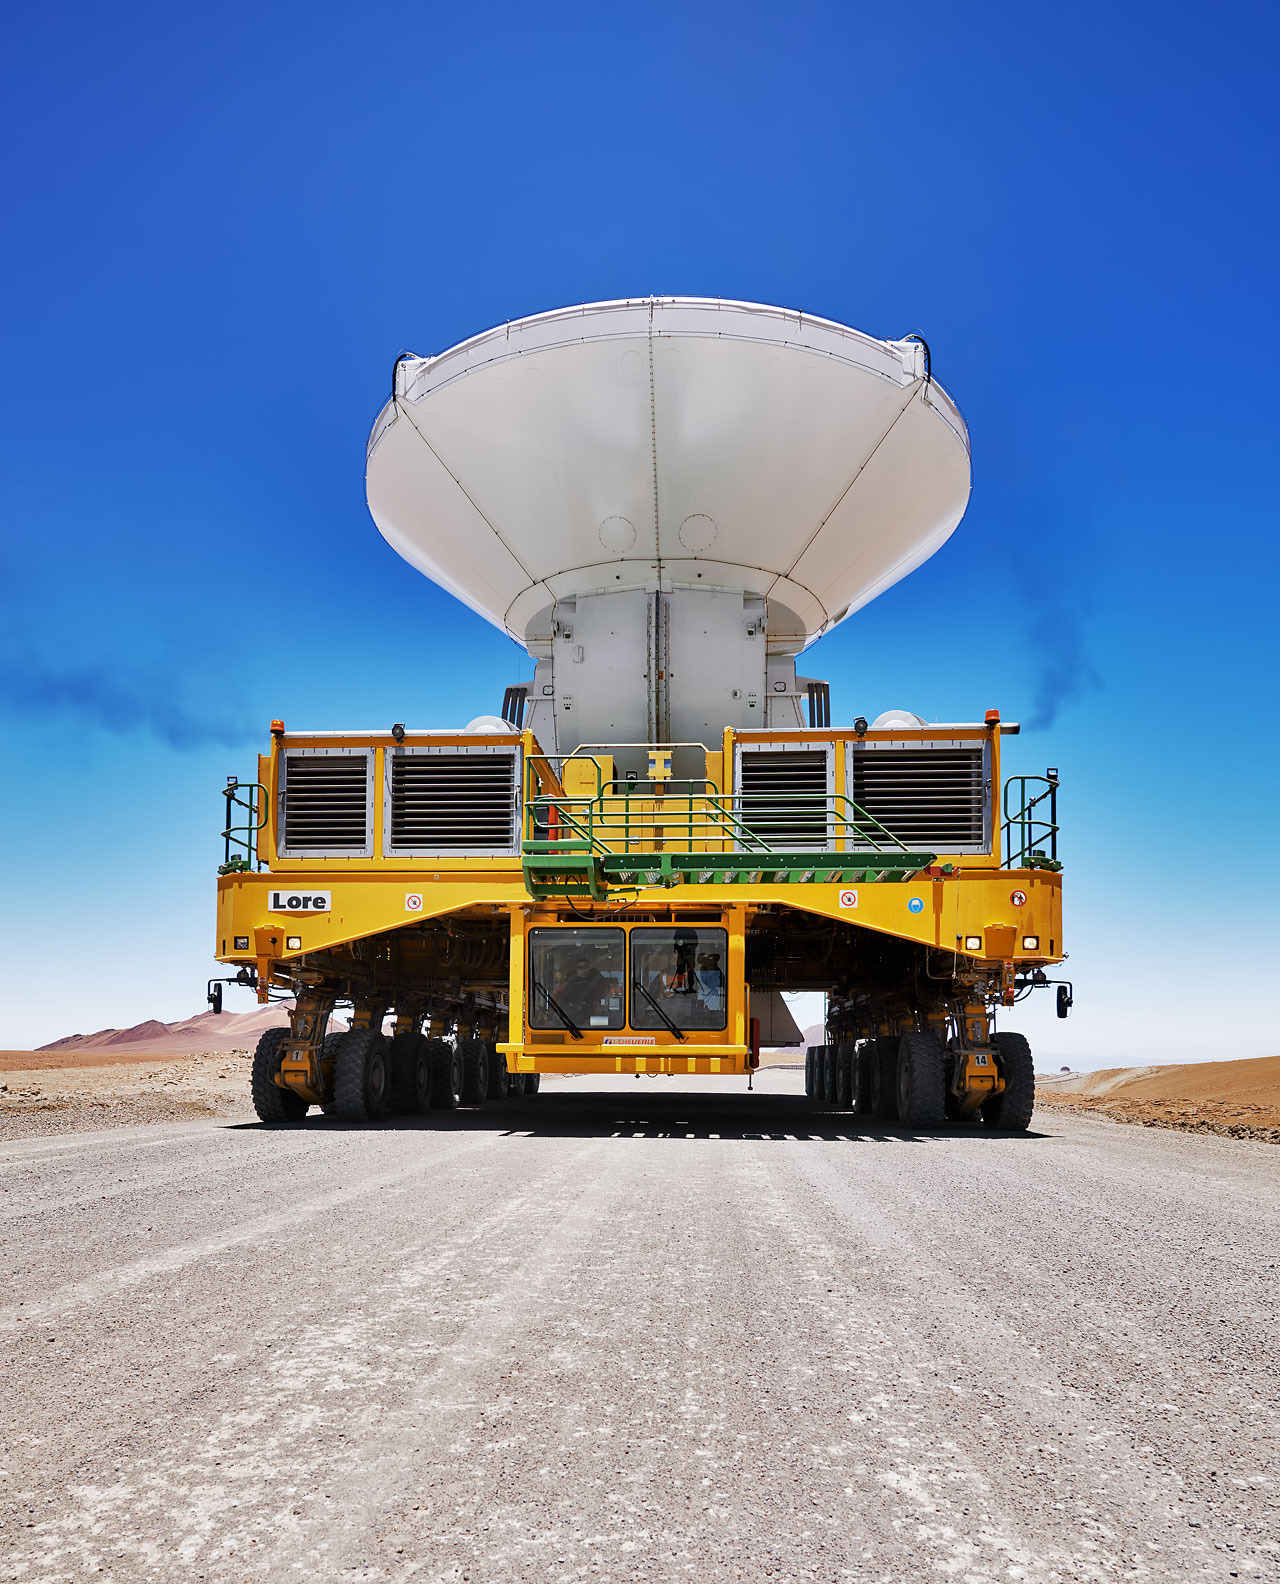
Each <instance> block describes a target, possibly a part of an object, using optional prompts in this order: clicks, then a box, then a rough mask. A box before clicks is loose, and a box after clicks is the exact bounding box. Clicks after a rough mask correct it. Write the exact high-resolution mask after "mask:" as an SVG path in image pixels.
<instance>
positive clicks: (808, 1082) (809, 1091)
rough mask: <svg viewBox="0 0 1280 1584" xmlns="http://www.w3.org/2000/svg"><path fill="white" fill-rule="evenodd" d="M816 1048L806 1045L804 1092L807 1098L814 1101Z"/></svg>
mask: <svg viewBox="0 0 1280 1584" xmlns="http://www.w3.org/2000/svg"><path fill="white" fill-rule="evenodd" d="M816 1048H817V1047H816V1046H813V1045H806V1046H805V1048H804V1092H805V1096H806V1098H808V1099H810V1100H812V1099H813V1093H814V1087H815V1086H814V1082H813V1057H814V1052H815V1050H816Z"/></svg>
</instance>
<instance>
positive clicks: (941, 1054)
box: [897, 1033, 947, 1128]
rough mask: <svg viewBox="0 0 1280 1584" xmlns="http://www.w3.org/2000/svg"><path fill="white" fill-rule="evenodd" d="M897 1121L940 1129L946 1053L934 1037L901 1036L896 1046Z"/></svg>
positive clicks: (943, 1118) (944, 1116)
mask: <svg viewBox="0 0 1280 1584" xmlns="http://www.w3.org/2000/svg"><path fill="white" fill-rule="evenodd" d="M897 1077H898V1083H897V1089H898V1121H899V1122H901V1123H902V1125H903V1127H912V1128H935V1127H941V1126H942V1124H943V1123H944V1122H945V1121H946V1119H947V1071H946V1051H945V1050H944V1049H943V1045H942V1041H941V1040H940V1039H939V1038H938V1036H937V1035H936V1034H929V1033H925V1034H904V1035H903V1036H902V1039H901V1040H900V1041H899V1043H898V1074H897Z"/></svg>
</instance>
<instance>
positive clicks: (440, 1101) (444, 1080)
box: [427, 1040, 462, 1111]
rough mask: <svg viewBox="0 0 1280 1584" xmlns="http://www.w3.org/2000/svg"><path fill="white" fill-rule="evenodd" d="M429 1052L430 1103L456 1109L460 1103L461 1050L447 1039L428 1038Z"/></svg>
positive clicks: (446, 1108) (440, 1109) (441, 1109)
mask: <svg viewBox="0 0 1280 1584" xmlns="http://www.w3.org/2000/svg"><path fill="white" fill-rule="evenodd" d="M427 1046H428V1049H429V1050H430V1052H431V1104H432V1105H433V1106H434V1107H435V1109H436V1110H437V1111H456V1110H457V1109H458V1107H459V1106H460V1105H461V1104H462V1052H461V1051H460V1050H458V1049H457V1047H456V1046H454V1045H450V1044H449V1043H448V1041H447V1040H428V1041H427Z"/></svg>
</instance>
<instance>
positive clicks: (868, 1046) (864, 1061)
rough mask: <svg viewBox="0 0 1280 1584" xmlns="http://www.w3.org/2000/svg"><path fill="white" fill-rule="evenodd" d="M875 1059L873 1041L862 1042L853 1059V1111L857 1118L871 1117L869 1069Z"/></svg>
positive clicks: (874, 1044)
mask: <svg viewBox="0 0 1280 1584" xmlns="http://www.w3.org/2000/svg"><path fill="white" fill-rule="evenodd" d="M875 1059H876V1042H875V1040H863V1042H862V1043H861V1045H859V1046H858V1048H857V1051H856V1052H855V1054H854V1058H853V1077H854V1087H853V1109H854V1110H855V1111H856V1112H857V1113H858V1115H859V1116H870V1115H871V1110H872V1106H871V1098H872V1097H871V1069H872V1067H873V1066H874V1065H875Z"/></svg>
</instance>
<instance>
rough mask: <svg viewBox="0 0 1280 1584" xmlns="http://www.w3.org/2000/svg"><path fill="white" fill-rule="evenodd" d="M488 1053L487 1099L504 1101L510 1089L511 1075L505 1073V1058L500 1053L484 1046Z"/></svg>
mask: <svg viewBox="0 0 1280 1584" xmlns="http://www.w3.org/2000/svg"><path fill="white" fill-rule="evenodd" d="M486 1049H487V1050H488V1052H489V1098H490V1100H505V1099H506V1098H507V1094H508V1092H509V1090H510V1087H511V1074H510V1073H509V1072H508V1071H507V1058H506V1057H505V1056H504V1055H503V1054H502V1052H501V1051H496V1050H494V1048H493V1046H492V1045H489V1046H486Z"/></svg>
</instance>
